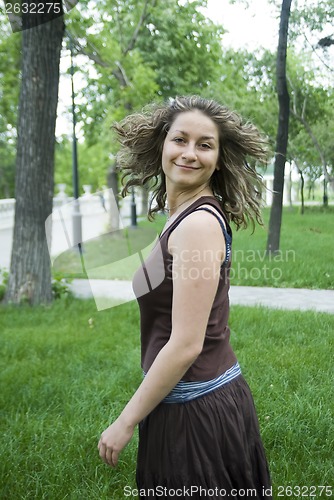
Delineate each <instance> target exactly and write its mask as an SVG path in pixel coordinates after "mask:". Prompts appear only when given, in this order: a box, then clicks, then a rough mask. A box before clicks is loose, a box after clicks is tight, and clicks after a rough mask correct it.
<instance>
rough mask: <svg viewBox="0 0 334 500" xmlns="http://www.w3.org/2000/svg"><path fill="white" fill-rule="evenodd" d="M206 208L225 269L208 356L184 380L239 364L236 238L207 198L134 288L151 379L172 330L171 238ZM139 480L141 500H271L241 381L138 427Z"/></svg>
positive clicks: (163, 242)
mask: <svg viewBox="0 0 334 500" xmlns="http://www.w3.org/2000/svg"><path fill="white" fill-rule="evenodd" d="M202 205H205V206H206V207H207V206H208V205H211V206H212V207H214V208H215V209H216V210H218V212H219V213H220V215H221V218H222V219H223V220H224V222H225V227H226V230H225V229H224V225H222V224H221V225H222V227H223V231H224V235H225V240H226V243H227V247H226V253H227V260H228V261H227V262H225V263H224V265H223V266H222V268H221V276H220V283H219V286H218V290H217V293H216V296H215V299H214V302H213V305H212V310H211V313H210V316H209V320H208V325H207V330H206V334H205V340H204V345H203V350H202V352H201V354H200V355H199V356H198V358H197V359H196V361H195V362H194V364H193V365H192V366H191V367H190V368H189V370H188V371H187V373H186V374H185V375H184V377H183V378H182V380H183V381H191V382H194V381H206V380H211V379H213V378H216V377H217V376H219V375H221V374H222V373H224V372H225V371H226V370H228V369H229V368H231V367H232V366H233V365H234V364H235V363H236V356H235V354H234V352H233V350H232V348H231V345H230V343H229V340H230V330H229V328H228V324H227V322H228V315H229V300H228V290H229V271H230V264H231V262H230V253H231V252H230V244H231V241H232V233H231V229H230V227H229V224H228V222H227V221H226V218H225V216H224V214H223V212H222V210H221V208H220V204H219V202H218V200H216V199H215V198H214V197H212V196H203V197H201V198H199V199H198V200H196V201H195V202H194V203H192V204H191V205H190V206H189V207H188V208H187V209H185V210H184V211H183V212H181V213H180V215H179V216H178V217H177V218H176V219H175V220H174V221H173V223H172V224H171V225H170V226H169V227H168V228H167V229H166V231H165V232H164V233H163V234H162V235H161V237H160V238H159V241H158V243H157V245H156V246H155V247H154V249H153V250H152V252H151V254H150V255H149V257H148V258H147V259H146V261H145V262H144V263H143V266H142V268H140V269H139V270H138V271H137V273H136V275H135V277H134V280H133V289H134V292H135V294H136V297H137V300H138V304H139V308H140V317H141V348H142V368H143V370H144V372H147V371H148V370H149V368H150V366H151V364H152V363H153V361H154V359H155V357H156V355H157V354H158V352H159V351H160V349H161V348H162V347H163V346H164V345H165V343H166V342H168V339H169V336H170V332H171V327H172V320H171V314H172V296H173V279H172V264H173V259H172V256H171V255H170V253H169V252H168V238H169V235H170V234H171V232H172V231H173V230H174V229H175V228H176V227H177V226H178V224H179V223H180V222H181V221H182V220H183V219H184V218H185V217H187V216H188V215H189V214H190V213H192V212H193V211H195V210H197V209H199V207H201V206H202ZM202 208H204V207H202ZM216 217H217V216H216ZM217 218H218V217H217ZM147 290H148V291H147ZM146 291H147V293H146ZM136 480H137V486H138V490H140V491H139V493H140V498H161V497H163V498H171V497H172V496H175V495H176V493H175V492H176V491H177V497H178V498H192V499H200V498H203V497H205V496H206V497H209V498H213V499H221V498H227V497H228V494H230V496H232V495H231V493H232V494H233V497H234V498H239V496H238V495H236V494H235V491H236V490H239V491H240V498H245V494H244V491H242V490H246V489H252V490H253V493H252V498H257V499H260V498H266V499H268V498H272V497H271V496H270V495H269V490H270V485H271V483H270V476H269V470H268V465H267V460H266V457H265V452H264V449H263V445H262V441H261V437H260V433H259V426H258V420H257V416H256V411H255V407H254V403H253V398H252V395H251V392H250V390H249V387H248V385H247V383H246V381H245V380H244V378H243V376H242V375H240V376H238V377H237V378H235V379H234V380H232V381H231V382H229V383H227V384H226V385H223V386H222V387H220V388H219V389H216V390H213V391H212V392H210V393H208V394H206V395H204V396H201V397H199V398H197V399H193V400H191V401H188V402H186V403H164V402H162V403H160V404H159V405H158V406H157V407H156V408H155V409H154V410H153V411H152V412H151V413H150V414H149V415H148V416H147V417H146V418H145V419H144V420H143V421H142V422H141V423H140V424H139V448H138V460H137V473H136ZM204 490H205V491H204ZM232 490H234V491H232ZM162 493H163V495H162ZM190 493H191V495H190Z"/></svg>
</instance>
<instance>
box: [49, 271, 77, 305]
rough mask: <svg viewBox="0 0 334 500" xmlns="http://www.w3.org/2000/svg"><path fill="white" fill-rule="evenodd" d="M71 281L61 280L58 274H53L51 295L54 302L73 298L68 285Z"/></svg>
mask: <svg viewBox="0 0 334 500" xmlns="http://www.w3.org/2000/svg"><path fill="white" fill-rule="evenodd" d="M71 281H72V280H70V279H68V278H63V277H62V276H60V275H58V274H54V276H53V279H52V295H53V298H54V299H56V300H59V299H65V300H69V299H71V298H72V297H73V294H72V292H71V290H70V283H71Z"/></svg>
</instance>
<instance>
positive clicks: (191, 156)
mask: <svg viewBox="0 0 334 500" xmlns="http://www.w3.org/2000/svg"><path fill="white" fill-rule="evenodd" d="M182 159H183V160H187V161H195V160H196V159H197V154H196V148H195V145H194V144H191V143H188V144H187V145H186V148H185V149H184V150H183V152H182Z"/></svg>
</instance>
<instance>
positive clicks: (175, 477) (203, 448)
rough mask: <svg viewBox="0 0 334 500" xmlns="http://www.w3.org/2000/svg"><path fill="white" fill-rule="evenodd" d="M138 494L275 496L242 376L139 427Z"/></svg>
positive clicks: (168, 406) (165, 406)
mask: <svg viewBox="0 0 334 500" xmlns="http://www.w3.org/2000/svg"><path fill="white" fill-rule="evenodd" d="M136 480H137V487H138V490H139V498H150V499H152V498H172V497H175V498H192V499H193V500H195V499H203V498H211V499H222V498H229V497H230V498H232V497H233V498H237V499H238V498H240V499H241V498H242V499H244V498H256V499H262V498H265V499H271V498H272V496H271V481H270V475H269V470H268V465H267V460H266V456H265V452H264V448H263V445H262V441H261V437H260V432H259V424H258V419H257V415H256V411H255V407H254V402H253V398H252V394H251V392H250V389H249V387H248V384H247V382H246V381H245V379H244V378H243V376H242V375H240V376H238V377H237V378H235V379H234V380H232V381H231V382H229V383H227V384H225V385H223V386H221V387H219V388H218V389H216V390H214V391H212V392H210V393H208V394H206V395H204V396H202V397H199V398H197V399H193V400H191V401H189V402H186V403H160V404H159V405H158V406H157V407H156V408H155V410H153V411H152V412H151V413H150V414H149V415H148V416H147V417H146V418H145V419H144V420H143V421H142V422H141V423H140V425H139V447H138V461H137V473H136Z"/></svg>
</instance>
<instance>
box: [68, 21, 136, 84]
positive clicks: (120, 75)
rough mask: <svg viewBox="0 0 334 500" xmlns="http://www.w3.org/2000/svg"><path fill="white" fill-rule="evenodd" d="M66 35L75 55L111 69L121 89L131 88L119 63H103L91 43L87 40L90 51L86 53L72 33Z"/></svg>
mask: <svg viewBox="0 0 334 500" xmlns="http://www.w3.org/2000/svg"><path fill="white" fill-rule="evenodd" d="M66 34H67V35H68V36H69V38H71V40H72V42H73V44H74V46H75V49H76V51H77V53H79V54H82V55H84V56H87V57H88V58H89V59H91V60H92V61H94V62H95V63H96V64H98V65H99V66H102V67H103V68H110V69H111V74H112V75H113V76H114V77H115V78H116V79H117V80H118V81H119V83H120V85H121V86H122V87H132V86H133V85H132V83H131V81H130V80H129V79H128V77H127V75H126V72H125V69H124V68H123V66H122V65H121V63H120V62H119V61H115V62H109V61H105V60H103V59H102V58H101V56H100V55H99V53H98V50H97V48H96V47H95V46H94V45H93V43H92V42H90V41H89V40H87V45H88V46H90V47H91V49H92V51H88V50H87V49H86V48H85V47H83V46H82V45H81V43H80V42H79V41H78V39H77V38H75V37H74V36H73V35H72V33H70V32H69V31H66ZM114 65H116V68H114V69H112V67H113V66H114Z"/></svg>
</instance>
